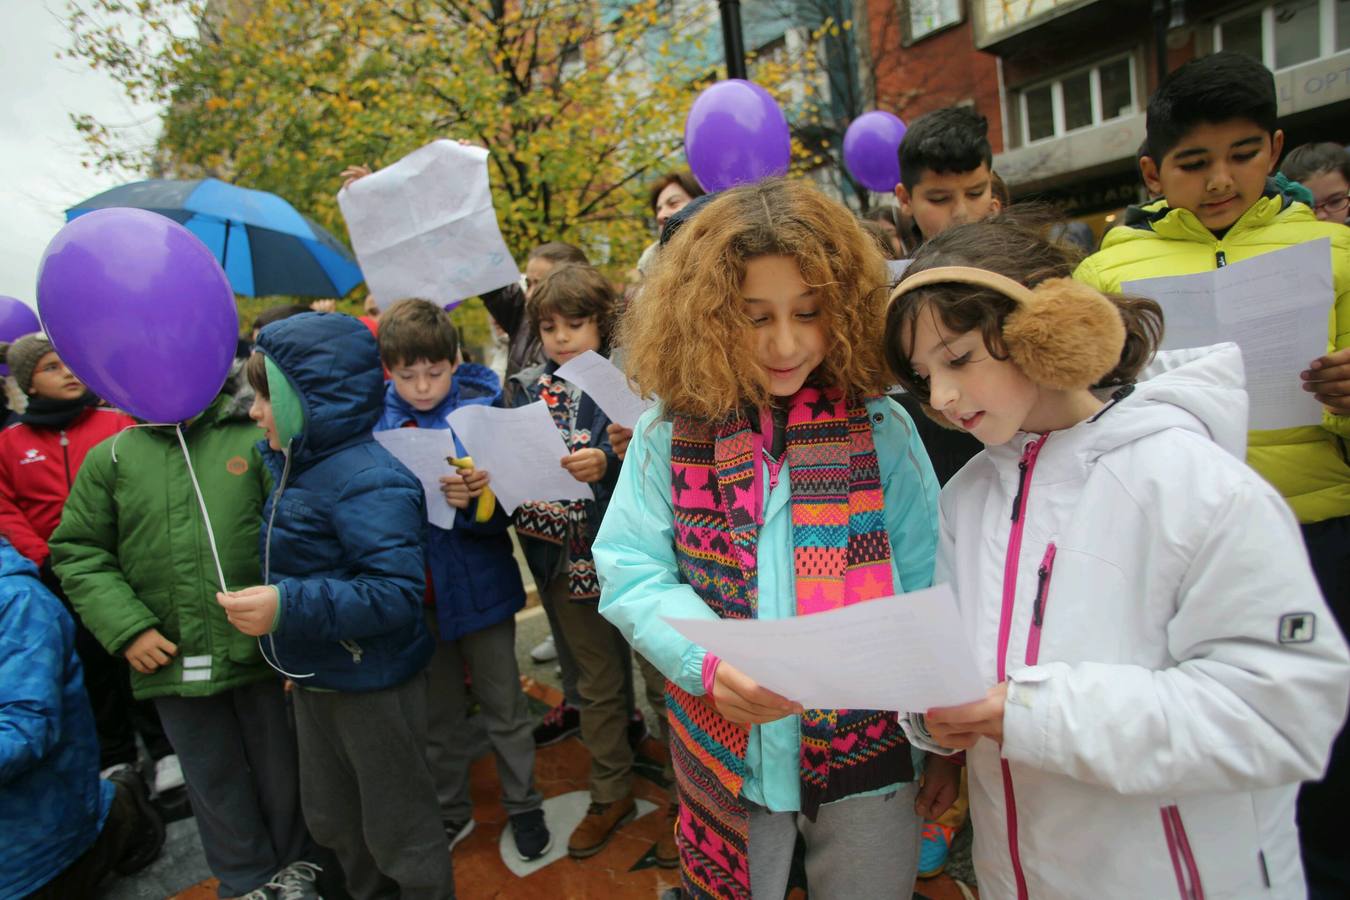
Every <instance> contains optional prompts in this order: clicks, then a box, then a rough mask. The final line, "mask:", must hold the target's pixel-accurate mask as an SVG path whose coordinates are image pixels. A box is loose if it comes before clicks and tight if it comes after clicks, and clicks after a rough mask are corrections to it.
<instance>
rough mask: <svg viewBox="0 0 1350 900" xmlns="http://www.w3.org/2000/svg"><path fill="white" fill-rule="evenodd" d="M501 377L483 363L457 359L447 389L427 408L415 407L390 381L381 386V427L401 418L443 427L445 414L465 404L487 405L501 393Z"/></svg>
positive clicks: (391, 425) (430, 426)
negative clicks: (382, 394)
mask: <svg viewBox="0 0 1350 900" xmlns="http://www.w3.org/2000/svg"><path fill="white" fill-rule="evenodd" d="M501 390H502V383H501V379H499V378H498V377H497V373H496V372H494V371H492V370H491V369H489V368H488V367H487V366H481V365H479V364H478V363H461V364H460V365H459V366H458V367H457V368H456V369H455V374H454V375H453V376H452V377H451V379H450V392H449V393H448V394H446V395H445V399H443V400H442V401H441V402H440V403H437V404H436V405H435V406H433V407H432V408H431V409H428V410H421V409H416V408H414V407H413V406H412V404H410V403H408V401H407V400H404V399H403V398H402V397H401V396H399V393H398V390H397V389H396V388H395V387H394V383H393V382H392V381H391V382H389V384H388V385H386V386H385V389H384V410H385V411H384V416H383V418H382V419H381V420H380V426H381V427H382V428H397V427H398V426H399V425H400V424H402V423H404V422H416V423H417V427H419V428H444V427H445V417H446V416H448V415H450V413H452V412H454V411H455V410H456V409H458V408H459V407H461V406H463V405H466V404H480V405H484V406H491V405H492V404H493V403H494V402H496V400H497V396H498V395H499V394H500V393H501Z"/></svg>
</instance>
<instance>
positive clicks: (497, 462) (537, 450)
mask: <svg viewBox="0 0 1350 900" xmlns="http://www.w3.org/2000/svg"><path fill="white" fill-rule="evenodd" d="M446 421H447V422H449V423H450V428H451V429H452V430H453V431H454V432H455V437H457V438H459V442H460V443H461V444H463V445H464V449H465V450H467V451H468V452H469V455H470V456H472V457H473V462H474V466H475V467H477V468H479V469H483V470H485V471H486V472H488V473H489V474H490V475H491V476H492V482H491V485H492V491H493V493H495V494H496V495H497V501H498V502H499V503H501V505H502V508H503V509H505V510H506V511H507V512H508V513H512V512H515V511H516V507H518V506H520V504H522V503H525V502H527V501H529V500H594V499H595V492H594V491H592V490H591V486H590V485H589V484H583V483H582V482H580V481H577V480H576V479H575V478H573V477H572V476H571V475H570V474H569V473H568V471H567V470H566V469H564V468H563V467H562V465H561V463H560V460H561V459H562V458H563V457H564V456H567V455H568V450H567V445H566V444H564V443H563V439H562V433H561V432H560V431H558V426H557V425H554V424H553V417H552V416H550V415H549V413H548V407H547V406H546V405H545V404H544V401H542V400H539V401H536V402H534V403H531V404H530V405H528V406H521V407H517V408H516V409H498V408H497V407H494V406H461V407H460V408H459V409H457V410H455V411H454V412H452V413H451V414H450V415H448V416H446Z"/></svg>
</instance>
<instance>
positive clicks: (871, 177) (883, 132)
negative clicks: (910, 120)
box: [844, 110, 905, 193]
mask: <svg viewBox="0 0 1350 900" xmlns="http://www.w3.org/2000/svg"><path fill="white" fill-rule="evenodd" d="M904 136H905V123H904V122H902V121H900V119H899V118H897V117H896V116H893V115H891V114H890V113H888V112H881V111H880V110H876V111H873V112H869V113H863V114H862V115H861V116H858V118H856V119H854V120H853V124H852V125H849V126H848V131H846V132H844V165H846V166H848V171H849V174H850V175H852V176H853V180H854V181H856V182H858V184H861V185H862V186H863V187H865V188H867V189H868V190H869V191H879V192H881V193H890V192H891V191H893V190H895V186H896V185H897V184H899V183H900V141H901V139H902V138H904Z"/></svg>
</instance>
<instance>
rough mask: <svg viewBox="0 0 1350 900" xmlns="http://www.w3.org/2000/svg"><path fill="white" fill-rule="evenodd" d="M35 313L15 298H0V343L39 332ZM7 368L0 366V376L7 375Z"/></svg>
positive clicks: (39, 324)
mask: <svg viewBox="0 0 1350 900" xmlns="http://www.w3.org/2000/svg"><path fill="white" fill-rule="evenodd" d="M41 330H42V324H41V323H40V322H38V317H37V313H35V312H33V308H32V307H31V306H29V305H28V304H27V303H24V302H23V301H22V300H20V299H18V298H17V297H4V296H0V341H12V340H14V339H15V338H20V337H23V336H24V335H25V334H32V333H33V332H35V331H41ZM8 374H9V366H6V365H3V364H0V375H8Z"/></svg>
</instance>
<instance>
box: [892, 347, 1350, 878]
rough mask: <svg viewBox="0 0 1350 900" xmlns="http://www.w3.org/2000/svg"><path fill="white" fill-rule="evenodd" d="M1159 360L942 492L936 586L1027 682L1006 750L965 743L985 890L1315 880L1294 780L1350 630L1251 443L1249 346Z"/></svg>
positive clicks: (1316, 755) (1333, 717)
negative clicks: (1110, 397)
mask: <svg viewBox="0 0 1350 900" xmlns="http://www.w3.org/2000/svg"><path fill="white" fill-rule="evenodd" d="M1150 372H1151V373H1157V374H1154V376H1153V377H1152V378H1148V379H1147V380H1144V381H1141V383H1140V384H1139V385H1138V386H1137V387H1136V388H1135V389H1134V390H1133V392H1132V393H1128V394H1127V395H1126V396H1123V397H1120V399H1118V400H1117V401H1116V402H1114V403H1109V404H1108V406H1107V407H1106V408H1105V409H1104V410H1103V411H1102V412H1101V413H1100V414H1099V415H1097V416H1095V417H1093V418H1092V419H1089V420H1087V421H1085V422H1082V423H1080V424H1078V425H1076V426H1075V427H1073V428H1070V429H1068V430H1066V431H1062V432H1054V433H1051V434H1050V435H1048V436H1044V437H1042V436H1038V435H1032V434H1019V435H1018V436H1017V437H1016V438H1014V439H1013V440H1012V441H1011V442H1009V443H1008V444H1006V445H1003V446H1000V447H990V448H988V449H986V450H985V451H984V452H983V453H981V454H980V455H979V456H977V457H975V459H974V460H972V461H971V462H970V463H969V464H968V465H967V466H966V467H965V468H964V469H963V470H962V471H961V472H960V473H959V474H958V475H957V476H956V477H955V478H954V479H952V481H951V483H950V484H949V485H948V486H947V487H946V489H945V490H944V491H943V492H942V496H941V511H942V516H941V520H942V530H941V538H940V540H941V543H940V549H939V560H938V577H937V581H939V582H941V581H949V582H950V583H951V584H952V585H953V587H954V588H955V589H956V592H957V594H958V596H959V598H960V601H959V602H960V606H961V614H962V619H963V621H964V623H965V626H966V628H967V631H968V637H969V639H970V643H971V646H972V647H973V648H974V651H975V656H976V659H977V660H979V662H980V664H981V666H982V668H983V672H982V674H983V676H984V678H985V680H986V681H987V683H988V684H990V685H993V684H996V683H998V682H999V681H1002V680H1004V678H1005V677H1006V678H1007V679H1008V680H1009V682H1010V690H1009V695H1008V702H1007V704H1006V707H1005V711H1004V720H1003V728H1004V739H1003V746H1002V752H1001V753H1000V748H999V747H998V745H996V744H995V743H994V742H992V741H989V740H982V741H980V742H979V744H978V745H977V746H976V747H974V748H973V749H972V750H971V751H969V753H968V754H967V764H968V766H969V770H970V776H971V778H970V791H971V808H972V812H973V815H974V824H975V836H976V837H975V868H976V872H977V874H978V877H979V884H980V896H981V897H982V898H985V900H999V898H1032V900H1045V898H1087V897H1091V898H1120V900H1157V898H1168V897H1180V898H1182V900H1202V898H1203V900H1223V898H1247V897H1261V898H1268V897H1279V898H1296V897H1303V896H1304V886H1303V873H1302V867H1301V865H1300V862H1299V854H1298V839H1297V833H1296V830H1295V825H1294V799H1295V795H1296V792H1297V788H1298V782H1300V781H1303V780H1308V779H1317V778H1319V777H1321V775H1322V772H1323V767H1324V766H1325V764H1326V759H1327V754H1328V751H1329V747H1330V745H1331V742H1332V739H1333V738H1334V737H1335V735H1336V732H1337V731H1338V729H1339V728H1340V725H1341V723H1342V722H1343V721H1344V719H1345V715H1346V702H1347V693H1348V692H1350V668H1348V667H1347V654H1346V647H1345V643H1344V641H1343V640H1342V638H1341V635H1340V633H1339V632H1338V630H1337V627H1336V624H1335V622H1334V621H1333V620H1332V618H1331V615H1330V614H1329V613H1328V611H1327V609H1326V606H1325V604H1324V603H1323V601H1322V597H1321V594H1320V592H1319V590H1318V587H1317V583H1316V582H1315V581H1314V579H1313V575H1312V571H1311V570H1310V568H1309V566H1308V560H1307V556H1306V553H1305V551H1304V549H1303V544H1302V540H1301V537H1300V534H1299V530H1298V525H1297V523H1296V522H1295V520H1294V516H1293V515H1292V513H1291V512H1290V511H1289V508H1288V506H1287V505H1286V504H1285V503H1284V501H1283V500H1281V499H1280V496H1279V494H1277V493H1276V492H1275V491H1274V489H1272V488H1271V487H1270V486H1269V485H1268V484H1267V483H1266V482H1265V481H1263V480H1262V479H1261V478H1260V477H1259V476H1258V475H1256V474H1255V473H1254V472H1253V471H1252V470H1251V469H1249V468H1248V467H1247V466H1246V465H1245V464H1244V463H1243V462H1242V457H1243V453H1244V449H1245V448H1244V446H1243V444H1244V440H1245V429H1246V418H1247V416H1246V413H1247V399H1246V393H1245V391H1244V390H1243V375H1242V360H1241V355H1240V353H1239V351H1238V349H1237V347H1236V346H1234V345H1232V344H1223V345H1218V346H1216V347H1210V348H1204V349H1200V350H1188V351H1177V352H1176V353H1164V354H1159V360H1158V361H1157V362H1155V363H1154V365H1153V366H1151V367H1150ZM1122 393H1125V392H1122ZM1117 396H1119V395H1117ZM919 743H920V744H921V745H922V744H923V741H922V740H920V741H919Z"/></svg>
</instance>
